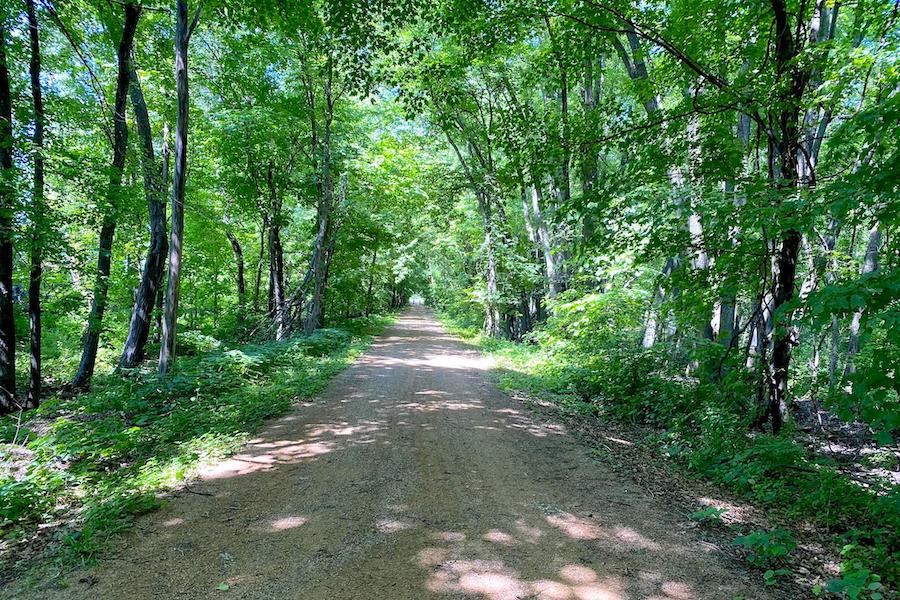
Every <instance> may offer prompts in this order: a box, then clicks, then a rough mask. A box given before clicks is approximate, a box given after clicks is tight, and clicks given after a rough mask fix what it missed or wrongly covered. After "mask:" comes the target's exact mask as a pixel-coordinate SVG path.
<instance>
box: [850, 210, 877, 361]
mask: <svg viewBox="0 0 900 600" xmlns="http://www.w3.org/2000/svg"><path fill="white" fill-rule="evenodd" d="M880 250H881V229H880V227H879V223H878V222H877V221H876V222H875V225H873V226H872V228H871V229H870V230H869V241H868V243H867V244H866V255H865V257H864V258H863V266H862V271H861V274H862V275H864V276H865V275H867V274H869V273H874V272H875V271H877V270H878V253H879V251H880ZM862 316H863V309H862V308H860V309H858V310H857V311H856V312H854V313H853V320H852V321H850V342H849V344H848V345H847V363H846V364H845V365H844V376H847V375H850V374H851V373H853V372H855V371H856V365H855V364H854V362H853V361H854V358H855V357H856V355H857V353H859V348H860V343H859V330H860V325H861V324H862Z"/></svg>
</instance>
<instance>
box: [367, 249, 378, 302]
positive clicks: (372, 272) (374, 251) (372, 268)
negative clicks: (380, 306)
mask: <svg viewBox="0 0 900 600" xmlns="http://www.w3.org/2000/svg"><path fill="white" fill-rule="evenodd" d="M377 260H378V237H377V236H376V237H375V240H374V244H373V247H372V262H371V263H370V264H369V285H368V289H366V316H367V317H368V316H369V315H370V314H372V286H374V285H375V262H376V261H377Z"/></svg>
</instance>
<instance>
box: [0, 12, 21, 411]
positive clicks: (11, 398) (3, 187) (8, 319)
mask: <svg viewBox="0 0 900 600" xmlns="http://www.w3.org/2000/svg"><path fill="white" fill-rule="evenodd" d="M6 33H7V30H6V22H5V21H4V20H3V19H0V415H5V414H9V413H11V412H13V411H14V410H16V409H17V408H18V405H17V402H16V323H15V313H14V310H15V306H14V304H13V290H12V286H13V225H14V220H13V212H14V210H15V208H14V207H15V190H14V188H13V184H12V180H13V176H14V173H13V136H12V95H11V93H10V87H9V67H8V65H7V56H6Z"/></svg>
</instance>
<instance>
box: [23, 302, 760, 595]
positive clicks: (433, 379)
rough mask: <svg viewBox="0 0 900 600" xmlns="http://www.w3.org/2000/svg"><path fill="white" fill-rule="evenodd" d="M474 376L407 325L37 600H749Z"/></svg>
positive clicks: (603, 475) (680, 531)
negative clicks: (83, 571)
mask: <svg viewBox="0 0 900 600" xmlns="http://www.w3.org/2000/svg"><path fill="white" fill-rule="evenodd" d="M490 368H491V364H490V362H489V361H488V360H486V359H484V358H483V357H481V356H480V355H479V354H478V353H476V352H475V351H473V350H472V349H470V348H467V347H466V346H464V345H463V344H461V343H460V342H459V341H457V340H455V339H454V338H452V337H451V336H448V335H447V334H446V333H445V332H444V331H443V329H442V328H441V327H440V326H439V325H438V324H437V323H436V322H435V320H434V319H433V318H432V316H431V314H430V313H429V312H428V311H427V310H425V309H422V308H416V309H413V310H411V311H409V312H407V313H406V314H404V315H403V316H402V317H401V318H400V319H399V321H398V323H397V325H396V326H394V327H393V328H391V329H390V330H388V331H387V332H386V333H385V335H383V336H381V337H380V338H379V339H378V340H376V342H375V343H374V344H373V345H372V347H371V349H370V350H369V352H368V353H367V354H366V355H365V356H363V357H361V358H360V359H359V360H358V361H357V362H356V363H355V364H354V365H353V366H352V367H350V368H349V369H347V370H346V371H345V372H343V373H342V374H340V375H339V376H338V377H336V378H335V379H334V380H333V381H332V382H331V384H330V385H329V386H328V388H327V389H326V390H325V391H324V392H323V393H322V394H321V395H320V396H319V397H317V398H316V399H314V400H313V401H310V402H307V403H304V404H302V405H300V406H298V407H297V409H296V410H295V411H293V412H292V413H291V414H289V415H287V416H285V417H283V418H281V419H278V420H275V421H272V422H269V423H268V424H266V425H265V426H264V427H263V428H262V429H261V430H260V431H259V433H258V435H257V436H256V437H254V438H253V439H252V440H250V441H249V442H248V443H247V445H246V446H245V447H244V448H243V449H242V450H241V451H240V452H239V453H237V454H236V455H234V456H233V457H231V458H230V459H227V460H224V461H222V462H221V463H219V464H217V465H213V466H210V467H208V468H206V469H204V471H203V472H202V473H201V474H200V475H199V477H198V478H196V479H195V480H194V481H192V482H191V483H190V484H189V485H188V487H187V488H186V489H185V490H184V491H183V492H182V493H180V494H179V495H178V497H177V498H175V499H174V500H173V501H172V502H170V503H169V505H168V506H166V507H165V508H164V509H163V510H161V511H159V512H158V513H156V514H153V515H150V516H148V517H145V518H143V519H141V520H140V521H139V523H138V527H137V528H136V530H135V531H134V532H133V533H131V534H129V535H128V536H126V538H125V541H124V543H123V545H122V547H121V549H120V552H118V553H117V555H116V556H115V557H113V558H111V559H109V560H107V562H105V563H103V564H102V566H101V568H100V569H98V570H96V571H93V572H91V573H90V574H89V575H87V576H85V577H84V578H82V581H81V582H79V583H76V584H74V585H73V587H72V588H69V589H67V590H65V593H61V594H60V595H57V596H54V595H53V594H54V593H56V592H53V591H50V592H47V593H44V594H42V596H41V597H46V598H53V597H58V598H77V597H84V598H91V599H92V600H93V599H103V598H116V599H118V598H124V597H127V598H179V599H182V598H188V599H190V598H224V597H225V596H224V595H222V592H221V590H220V589H218V586H220V585H221V584H223V583H224V584H225V585H227V586H228V588H229V590H228V594H229V597H234V598H246V599H263V598H278V599H282V598H285V599H298V600H299V599H303V600H342V599H346V600H350V599H353V600H358V599H362V600H366V599H372V600H382V599H383V600H391V599H397V600H420V599H428V598H434V599H437V598H446V599H450V600H455V599H462V598H475V599H477V598H481V599H484V600H521V599H525V598H539V599H546V600H633V599H639V598H640V599H654V600H684V599H688V598H726V599H728V598H732V597H734V596H738V595H744V596H746V597H752V598H766V597H769V596H768V592H767V591H766V590H765V589H762V587H761V586H758V585H756V584H755V583H753V582H752V581H751V580H750V579H749V576H748V575H747V574H746V573H745V572H743V571H741V570H739V569H735V568H734V565H731V564H730V563H728V562H727V560H726V559H725V558H723V557H721V556H719V555H718V554H717V553H716V552H715V551H714V550H710V548H709V545H702V544H700V543H699V541H698V540H696V539H695V538H694V537H693V535H694V534H693V532H692V531H691V530H690V526H689V525H688V524H687V523H685V519H684V518H683V517H682V516H681V515H673V514H671V512H670V511H669V510H667V507H665V506H662V505H660V504H659V503H658V502H657V501H656V500H654V499H653V498H652V497H648V496H647V495H646V494H645V493H644V491H643V490H641V489H640V488H639V486H637V485H636V484H634V483H633V482H631V481H629V480H628V479H627V478H622V476H620V475H616V474H613V473H611V472H608V471H607V470H606V469H605V468H604V467H602V466H601V465H598V464H597V463H595V462H594V461H592V460H591V459H590V458H589V457H588V456H587V453H586V452H585V451H584V449H583V448H582V447H581V446H580V445H579V443H578V442H576V441H575V440H574V439H573V438H572V436H570V435H568V434H567V432H566V430H565V428H564V427H563V426H561V425H559V424H558V423H553V422H543V421H542V420H541V419H538V418H536V417H535V416H534V415H532V414H531V413H530V412H529V411H528V410H527V409H525V408H524V407H522V406H521V405H519V404H516V403H514V402H512V401H511V400H510V399H508V398H507V397H506V396H504V395H503V394H502V393H500V392H499V391H498V390H497V389H496V387H495V386H494V384H493V383H492V380H491V376H490V375H489V374H488V373H487V371H489V370H490ZM84 581H87V582H89V583H87V584H85V583H83V582H84ZM126 585H127V589H126V587H125V586H126ZM748 591H749V592H751V593H748Z"/></svg>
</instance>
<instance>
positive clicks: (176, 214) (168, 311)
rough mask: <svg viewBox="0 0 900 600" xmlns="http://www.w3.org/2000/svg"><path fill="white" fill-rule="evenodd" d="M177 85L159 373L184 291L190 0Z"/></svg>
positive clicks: (166, 366) (178, 42) (183, 5)
mask: <svg viewBox="0 0 900 600" xmlns="http://www.w3.org/2000/svg"><path fill="white" fill-rule="evenodd" d="M176 12H177V17H176V23H175V84H176V91H177V96H178V116H177V121H176V124H175V172H174V176H173V179H172V227H171V231H170V237H169V282H168V286H167V288H166V299H165V304H164V308H163V324H162V325H163V326H162V341H161V343H160V348H159V372H160V373H161V374H165V373H168V372H169V371H171V369H172V363H173V362H174V360H175V338H176V327H177V323H178V299H179V295H180V294H181V260H182V256H183V246H182V244H183V242H184V185H185V180H186V179H187V143H188V116H189V111H190V102H189V100H190V98H189V95H188V43H189V42H190V39H191V33H192V32H193V30H194V28H195V27H196V26H197V19H199V17H200V12H199V9H198V11H197V13H195V15H194V20H193V22H192V23H191V24H190V25H188V15H187V13H188V7H187V0H177V2H176Z"/></svg>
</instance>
